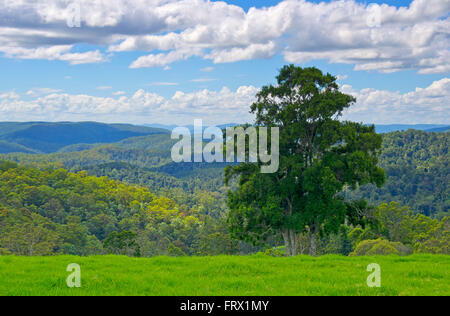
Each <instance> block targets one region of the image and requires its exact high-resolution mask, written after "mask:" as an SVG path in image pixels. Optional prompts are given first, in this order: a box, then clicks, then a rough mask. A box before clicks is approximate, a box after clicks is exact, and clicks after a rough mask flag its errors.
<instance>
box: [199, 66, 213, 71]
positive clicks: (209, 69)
mask: <svg viewBox="0 0 450 316" xmlns="http://www.w3.org/2000/svg"><path fill="white" fill-rule="evenodd" d="M214 69H215V68H214V67H205V68H202V69H200V71H201V72H211V71H214Z"/></svg>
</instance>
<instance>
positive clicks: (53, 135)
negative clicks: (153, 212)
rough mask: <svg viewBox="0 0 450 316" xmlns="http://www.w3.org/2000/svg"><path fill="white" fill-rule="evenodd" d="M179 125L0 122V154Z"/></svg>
mask: <svg viewBox="0 0 450 316" xmlns="http://www.w3.org/2000/svg"><path fill="white" fill-rule="evenodd" d="M236 125H238V124H235V123H229V124H222V125H218V127H219V128H222V129H223V128H226V127H230V126H236ZM175 127H177V126H176V125H163V124H148V125H146V126H135V125H129V124H104V123H96V122H81V123H73V122H60V123H46V122H28V123H13V122H4V123H1V122H0V154H6V153H13V152H21V153H30V154H34V153H53V152H57V151H64V152H73V151H80V150H88V149H90V148H92V147H95V146H97V145H98V144H105V143H117V142H120V141H124V140H126V139H130V138H134V137H141V136H150V135H157V134H161V135H167V136H169V135H170V132H171V131H172V130H173V129H174V128H175ZM185 127H187V128H188V129H189V131H190V132H191V133H193V132H194V126H193V125H188V126H185ZM206 127H207V126H204V127H203V128H204V129H205V128H206ZM449 128H450V127H449V126H448V125H437V124H420V125H405V124H392V125H376V130H377V132H378V133H389V132H393V131H402V130H408V129H416V130H422V131H426V132H445V131H448V130H449ZM138 141H141V140H138ZM152 141H153V140H152ZM161 141H163V143H164V144H165V142H166V141H167V140H166V137H165V136H164V139H163V140H161ZM135 142H136V141H135ZM141 142H142V141H141Z"/></svg>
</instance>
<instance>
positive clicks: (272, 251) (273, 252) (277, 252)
mask: <svg viewBox="0 0 450 316" xmlns="http://www.w3.org/2000/svg"><path fill="white" fill-rule="evenodd" d="M285 248H286V247H284V246H282V247H274V248H269V249H267V250H266V251H265V252H264V254H265V255H266V256H271V257H285V256H286V251H285Z"/></svg>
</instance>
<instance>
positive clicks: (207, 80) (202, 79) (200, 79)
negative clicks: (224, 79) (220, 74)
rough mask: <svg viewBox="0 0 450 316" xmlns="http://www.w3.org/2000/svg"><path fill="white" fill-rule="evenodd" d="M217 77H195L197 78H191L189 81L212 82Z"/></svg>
mask: <svg viewBox="0 0 450 316" xmlns="http://www.w3.org/2000/svg"><path fill="white" fill-rule="evenodd" d="M216 80H217V79H214V78H197V79H192V80H191V82H197V83H203V82H212V81H216Z"/></svg>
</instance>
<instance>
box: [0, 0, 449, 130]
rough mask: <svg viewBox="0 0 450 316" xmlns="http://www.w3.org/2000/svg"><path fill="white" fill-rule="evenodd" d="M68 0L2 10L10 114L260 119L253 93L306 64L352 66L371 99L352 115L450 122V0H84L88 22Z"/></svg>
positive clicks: (344, 71)
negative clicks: (109, 0) (136, 9)
mask: <svg viewBox="0 0 450 316" xmlns="http://www.w3.org/2000/svg"><path fill="white" fill-rule="evenodd" d="M61 1H62V0H61ZM61 1H59V0H48V1H43V2H44V3H46V5H48V7H45V6H44V7H42V6H41V7H38V8H36V9H35V8H34V7H23V8H21V7H20V6H18V7H15V8H13V9H11V8H0V9H1V10H0V12H4V13H0V69H1V70H2V71H1V74H0V120H10V121H28V120H45V121H59V120H74V121H78V120H99V121H106V122H127V123H135V124H143V123H166V124H172V123H175V124H183V123H185V124H190V123H192V121H193V119H194V118H203V119H204V121H206V122H207V123H209V124H221V123H226V122H237V121H241V122H243V121H251V119H252V117H251V116H250V115H249V114H248V113H247V112H248V106H249V105H250V103H251V102H252V94H253V95H254V92H255V91H257V89H258V88H260V87H261V86H263V85H265V84H268V83H273V82H274V77H275V76H276V74H277V71H278V70H279V69H280V68H281V67H282V66H283V65H285V64H288V63H294V64H296V65H299V66H316V67H318V68H320V69H322V70H323V71H324V72H329V73H331V74H333V75H336V76H338V77H339V83H340V84H341V86H342V89H343V90H344V91H346V92H348V93H351V94H354V95H355V96H356V97H357V98H358V104H357V105H355V110H354V111H352V112H350V113H347V114H346V118H349V119H353V120H358V121H364V122H366V123H378V124H390V123H436V124H446V123H450V120H449V118H450V114H449V113H450V110H449V108H450V105H449V103H450V100H449V92H448V90H449V89H448V88H449V87H450V83H449V81H450V80H449V79H448V78H449V64H450V60H449V56H450V53H449V37H450V35H449V17H448V12H449V8H450V2H449V1H447V0H439V1H438V0H428V4H429V5H430V6H431V5H433V4H434V3H431V2H436V5H435V6H434V8H435V9H429V8H428V9H424V8H425V7H424V5H425V4H426V3H427V1H424V0H415V1H414V2H415V3H412V2H413V1H387V0H386V1H370V2H366V1H356V3H354V2H353V1H346V2H336V1H325V2H326V3H321V1H315V0H314V1H313V0H310V1H306V2H303V1H302V0H297V1H296V0H292V1H290V0H289V1H287V2H288V3H287V2H283V1H272V0H265V1H262V0H245V1H241V0H236V1H226V2H227V3H228V4H229V5H226V4H223V3H222V4H220V6H219V3H217V4H211V3H208V2H207V1H206V0H205V1H201V0H192V1H194V2H195V6H194V5H193V6H192V7H195V8H194V9H195V10H196V11H195V12H194V11H193V13H191V14H189V12H186V11H187V10H188V9H186V8H190V7H191V6H187V7H185V6H183V4H184V3H185V2H186V1H190V0H184V1H175V0H173V1H172V0H170V1H168V2H170V3H169V4H170V12H169V13H167V12H168V10H167V8H168V7H164V8H163V7H161V6H158V5H156V4H155V6H156V7H154V8H153V10H151V11H149V12H148V14H147V15H145V14H144V15H143V17H137V18H136V17H134V16H132V14H136V13H131V12H132V11H130V13H127V10H131V9H132V8H131V9H130V4H129V3H130V2H129V3H128V5H127V4H126V3H125V2H123V3H122V4H121V5H123V8H122V7H121V8H120V10H119V9H118V8H117V7H110V6H109V5H107V4H102V1H100V0H98V1H94V2H97V5H99V6H93V5H91V4H88V3H89V2H83V1H84V0H80V1H82V2H80V3H81V4H80V7H81V15H80V22H81V25H80V26H81V27H79V28H69V27H67V17H68V16H69V18H70V15H68V14H70V12H71V11H70V10H69V11H67V8H65V7H64V6H61V5H60V3H61ZM74 1H79V0H74ZM289 2H290V3H289ZM322 2H323V1H322ZM119 3H121V1H119ZM132 3H133V1H131V4H132ZM149 3H152V1H149ZM153 3H154V2H153ZM286 3H287V4H286ZM373 3H378V4H380V5H381V6H373ZM383 4H385V5H383ZM2 5H3V6H4V5H5V4H0V6H2ZM214 5H216V6H214ZM231 5H234V6H239V7H241V8H242V9H243V11H242V12H239V9H237V10H236V8H233V7H232V6H231ZM251 7H256V9H253V10H250V11H249V9H250V8H251ZM55 8H57V9H55ZM7 9H9V10H7ZM150 9H151V8H150ZM150 9H149V10H150ZM194 9H193V10H194ZM30 10H31V11H30ZM33 10H34V11H33ZM57 10H61V12H60V13H58V11H57ZM96 10H97V11H96ZM158 10H159V11H158ZM202 10H204V13H203V11H202ZM91 11H96V12H101V13H102V14H99V15H92V16H91V15H90V12H91ZM5 12H6V13H5ZM23 12H28V14H29V16H30V19H29V21H25V22H26V23H25V22H24V21H20V20H19V21H15V19H14V16H15V15H17V16H19V15H20V14H21V15H20V16H23ZM29 12H32V13H29ZM117 12H120V14H119V13H117ZM155 12H158V13H155ZM161 12H162V13H161ZM152 14H154V16H151V15H152ZM34 15H35V16H34ZM208 15H211V17H209V16H208ZM214 15H217V18H216V19H214ZM365 15H367V17H365ZM99 16H100V17H99ZM147 16H150V17H149V18H148V20H147ZM371 17H372V18H373V17H375V21H378V22H379V25H375V26H374V25H372V24H370V23H369V22H367V21H369V20H368V19H369V18H371ZM377 18H379V20H376V19H377ZM139 19H142V21H143V22H142V23H137V22H136V21H139ZM318 20H320V21H319V22H317V21H318ZM370 21H372V20H370ZM11 30H13V31H11ZM209 30H210V32H209ZM234 30H236V32H235V31H234ZM14 32H16V33H14ZM330 33H333V34H330ZM17 34H20V35H17ZM235 34H238V35H235ZM368 36H371V37H372V40H371V41H368V40H367V37H368ZM238 123H239V122H238Z"/></svg>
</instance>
